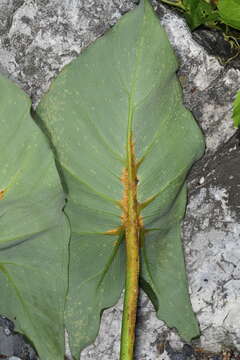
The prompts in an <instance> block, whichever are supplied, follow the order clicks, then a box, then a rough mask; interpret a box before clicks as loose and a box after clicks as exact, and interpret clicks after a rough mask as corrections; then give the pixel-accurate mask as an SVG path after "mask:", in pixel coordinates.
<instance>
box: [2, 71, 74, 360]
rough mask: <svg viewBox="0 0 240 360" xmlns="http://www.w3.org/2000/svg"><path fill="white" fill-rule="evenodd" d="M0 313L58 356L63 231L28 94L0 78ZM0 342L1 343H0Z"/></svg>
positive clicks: (56, 187) (46, 359)
mask: <svg viewBox="0 0 240 360" xmlns="http://www.w3.org/2000/svg"><path fill="white" fill-rule="evenodd" d="M0 125H1V132H0V149H1V151H0V154H1V155H0V189H1V192H0V194H1V195H0V294H1V296H0V314H2V315H5V316H7V317H8V318H10V319H11V320H14V321H15V324H16V327H17V330H18V331H20V332H22V333H24V334H25V335H26V336H27V337H28V338H29V339H30V340H31V341H32V342H33V343H34V345H35V346H36V349H37V351H38V353H39V355H40V358H41V359H42V360H63V357H64V324H63V313H64V302H65V298H66V290H67V261H68V248H67V247H68V240H69V230H68V225H67V223H66V219H65V216H64V214H63V212H62V208H63V205H64V195H63V191H62V187H61V183H60V179H59V176H58V173H57V170H56V168H55V163H54V158H53V155H52V152H51V150H50V148H49V146H48V144H47V141H46V139H45V136H44V135H43V134H42V132H41V131H40V129H39V128H38V127H37V125H36V124H35V123H34V121H33V120H32V119H31V116H30V100H29V99H28V98H27V96H26V95H25V94H24V93H23V91H21V90H20V89H19V88H18V87H17V86H16V85H14V84H13V83H12V82H10V81H9V80H7V79H5V78H4V77H0ZM0 347H1V346H0Z"/></svg>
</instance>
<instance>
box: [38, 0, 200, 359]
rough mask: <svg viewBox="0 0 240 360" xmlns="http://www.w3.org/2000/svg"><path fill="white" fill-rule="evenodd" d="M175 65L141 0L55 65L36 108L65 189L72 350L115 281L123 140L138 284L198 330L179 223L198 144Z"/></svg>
mask: <svg viewBox="0 0 240 360" xmlns="http://www.w3.org/2000/svg"><path fill="white" fill-rule="evenodd" d="M176 69H177V63H176V59H175V56H174V53H173V51H172V49H171V47H170V44H169V41H168V39H167V36H166V34H165V32H164V30H163V29H162V27H161V26H160V23H159V20H158V18H157V17H156V16H155V14H154V12H153V10H152V8H151V6H150V4H149V3H148V1H141V3H140V5H139V6H138V7H137V8H136V9H135V10H134V11H132V12H130V13H128V14H127V15H125V16H123V18H122V19H121V20H120V21H119V23H118V24H117V25H116V26H115V27H114V28H113V29H112V30H111V31H109V32H108V33H107V34H106V35H105V36H103V37H102V38H100V39H99V40H97V41H96V42H95V43H94V44H93V45H92V46H90V47H89V48H88V49H87V50H85V51H84V52H83V53H82V55H80V56H79V58H77V59H76V60H75V61H74V62H72V63H71V64H70V65H68V66H67V67H66V68H65V70H64V71H63V72H62V73H61V74H60V75H59V76H58V77H57V79H56V80H55V81H54V82H53V84H52V86H51V88H50V91H49V92H48V93H47V94H46V95H45V97H44V98H43V100H42V102H41V103H40V105H39V107H38V109H37V112H38V114H39V115H40V117H41V118H42V120H43V121H44V123H45V125H46V127H47V128H48V131H49V133H50V134H51V138H52V141H53V143H54V145H55V147H56V151H57V154H58V155H57V156H58V161H59V163H60V165H61V167H62V171H63V175H64V180H65V182H66V184H67V187H68V192H69V194H68V203H67V207H66V211H67V214H68V216H69V219H70V222H71V226H72V241H71V251H70V288H69V297H68V304H67V312H66V321H67V327H68V330H69V332H70V345H71V347H72V350H73V352H74V355H75V356H77V354H78V352H79V348H80V349H82V348H83V347H84V346H86V345H87V344H89V343H90V342H91V341H92V340H93V339H94V337H95V336H96V334H97V331H98V327H99V321H100V313H101V310H102V309H104V308H106V307H107V306H110V305H112V304H113V303H114V302H115V301H116V300H117V298H118V296H119V295H120V293H121V290H122V284H123V277H124V275H123V274H124V271H125V270H124V253H123V251H122V237H123V238H124V231H125V228H124V216H122V215H123V209H122V208H124V204H125V203H126V202H128V201H129V199H128V198H126V196H124V194H125V195H126V192H124V187H125V190H126V181H125V179H126V176H127V174H126V170H125V168H126V167H127V159H128V156H129V149H130V152H131V153H133V152H134V158H135V164H136V169H137V179H136V186H137V197H138V205H137V206H138V210H139V213H140V219H139V222H140V223H141V227H142V230H141V233H142V236H141V237H142V239H141V243H142V250H141V253H142V270H141V277H142V282H141V283H142V284H143V288H144V289H145V291H146V292H147V293H148V294H149V296H150V297H151V298H152V299H155V300H156V301H154V302H155V305H156V307H157V309H158V315H159V317H160V318H162V319H164V320H165V321H166V322H167V323H168V324H169V325H170V326H175V327H177V328H178V330H179V332H180V334H182V335H183V336H184V337H186V339H189V338H191V337H194V336H196V335H197V334H198V326H197V323H196V320H195V317H194V315H193V313H192V310H191V305H190V301H189V298H188V292H187V283H186V276H185V269H184V259H183V253H182V248H181V240H180V236H179V232H180V220H181V219H182V217H183V215H184V211H185V203H186V193H185V186H184V181H185V178H186V175H187V172H188V170H189V168H190V167H191V165H192V163H193V162H194V161H195V160H196V159H198V158H199V157H200V156H201V154H202V152H203V148H204V143H203V138H202V134H201V131H200V130H199V128H198V127H197V125H196V123H195V121H194V119H193V117H192V115H191V113H190V112H189V111H187V110H186V109H185V108H184V107H183V105H182V93H181V89H180V86H179V83H178V80H177V78H176V74H175V72H176ZM131 141H132V142H131ZM130 142H131V143H130ZM123 243H124V241H123ZM123 250H124V249H123Z"/></svg>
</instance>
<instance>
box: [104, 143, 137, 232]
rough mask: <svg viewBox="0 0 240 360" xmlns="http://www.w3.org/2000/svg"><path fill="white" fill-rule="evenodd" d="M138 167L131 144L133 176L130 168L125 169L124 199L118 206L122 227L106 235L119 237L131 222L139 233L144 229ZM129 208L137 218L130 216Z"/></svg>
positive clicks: (122, 179)
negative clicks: (138, 197) (139, 194)
mask: <svg viewBox="0 0 240 360" xmlns="http://www.w3.org/2000/svg"><path fill="white" fill-rule="evenodd" d="M138 167H139V162H137V161H136V158H135V151H134V144H133V142H131V174H129V171H128V168H124V169H123V172H122V175H121V177H120V181H121V183H122V185H123V196H122V199H121V200H119V201H118V205H119V206H120V208H121V209H122V215H121V223H122V226H119V227H117V228H115V229H110V230H108V231H106V232H105V234H106V235H119V234H120V233H121V232H122V231H123V230H127V228H128V227H129V225H130V224H129V222H134V225H135V228H136V229H137V232H138V233H139V231H140V229H141V228H143V218H142V216H140V211H141V209H142V206H141V204H140V203H138V201H137V185H138V182H139V180H138V178H137V170H138ZM130 194H131V199H132V204H131V206H130V205H129V198H130ZM129 206H130V207H131V208H132V210H133V212H134V213H135V214H136V216H134V217H133V216H130V215H129V212H130V208H129Z"/></svg>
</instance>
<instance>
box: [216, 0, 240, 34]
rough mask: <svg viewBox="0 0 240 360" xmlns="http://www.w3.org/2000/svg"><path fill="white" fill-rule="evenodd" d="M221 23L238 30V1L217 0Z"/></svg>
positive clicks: (239, 26) (239, 12)
mask: <svg viewBox="0 0 240 360" xmlns="http://www.w3.org/2000/svg"><path fill="white" fill-rule="evenodd" d="M217 6H218V10H219V14H220V17H221V19H222V21H223V22H224V23H225V24H227V25H229V26H232V27H233V28H235V29H238V30H240V2H239V0H219V1H218V3H217Z"/></svg>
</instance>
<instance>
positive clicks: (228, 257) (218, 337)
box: [0, 0, 240, 360]
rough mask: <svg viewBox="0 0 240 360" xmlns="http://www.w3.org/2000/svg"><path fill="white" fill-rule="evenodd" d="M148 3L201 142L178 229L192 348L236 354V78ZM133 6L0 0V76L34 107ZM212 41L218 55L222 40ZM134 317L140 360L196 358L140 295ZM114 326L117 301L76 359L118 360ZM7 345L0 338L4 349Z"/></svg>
mask: <svg viewBox="0 0 240 360" xmlns="http://www.w3.org/2000/svg"><path fill="white" fill-rule="evenodd" d="M153 3H154V6H155V9H156V10H157V12H158V14H159V15H160V17H161V21H162V24H163V25H164V27H165V29H166V31H167V33H168V35H169V38H170V41H171V43H172V45H173V46H174V48H175V50H176V53H177V55H178V57H179V62H180V70H179V77H180V81H181V83H182V86H183V91H184V102H185V104H186V106H187V107H188V108H189V109H190V110H191V111H192V112H193V114H194V115H195V117H196V118H197V120H198V121H199V123H200V125H201V127H202V129H203V131H204V133H205V135H206V144H207V149H206V155H205V157H204V158H203V159H202V160H201V161H200V162H199V163H198V164H197V165H196V166H195V167H194V169H193V170H192V172H191V175H190V178H189V204H188V208H187V213H186V218H185V221H184V225H183V238H184V244H185V251H186V264H187V269H188V275H189V289H190V293H191V300H192V304H193V308H194V311H195V312H196V313H197V316H198V320H199V323H200V327H201V330H202V336H201V338H200V339H199V340H196V341H195V342H194V343H193V344H194V346H195V347H196V346H198V347H202V348H203V349H204V350H206V351H211V352H218V351H220V350H221V349H222V348H232V347H233V348H235V349H238V350H240V330H239V321H240V318H239V317H240V315H239V314H240V305H239V293H240V250H239V245H238V241H239V239H240V165H239V163H240V155H239V150H240V147H239V133H238V132H236V130H234V128H233V125H232V121H231V103H232V100H233V98H234V95H235V93H236V91H237V89H239V88H240V72H239V70H238V69H237V68H232V67H231V64H229V65H227V66H223V65H221V64H220V63H219V61H218V59H217V58H216V57H214V56H213V55H209V54H208V53H207V51H206V50H205V49H204V48H203V47H202V46H201V45H200V43H204V42H203V41H202V40H203V37H204V36H205V35H206V34H204V33H201V31H199V32H198V34H197V36H196V35H194V38H193V36H192V34H191V33H190V32H189V30H188V28H187V26H186V24H185V22H184V20H183V19H182V18H181V17H179V16H178V15H177V14H176V13H175V12H174V11H170V10H169V9H168V8H166V7H164V6H162V5H159V4H157V2H156V1H154V2H153ZM134 6H135V4H134V1H132V0H112V1H109V0H101V1H96V0H78V1H77V0H64V1H62V2H59V1H58V0H52V1H51V2H49V1H47V0H39V1H35V0H1V1H0V71H1V72H2V73H5V74H7V75H8V76H10V77H11V78H12V79H13V80H14V81H16V82H17V83H18V84H19V85H20V86H21V87H22V88H23V89H24V90H25V91H26V92H27V93H28V94H29V95H30V96H31V98H32V99H33V102H34V103H35V104H36V102H37V101H38V100H39V99H40V97H41V95H42V94H43V93H44V92H45V91H46V90H47V88H48V87H49V84H50V81H51V79H52V78H53V77H54V76H56V75H57V73H58V72H59V71H60V69H61V68H62V67H63V66H64V65H65V64H67V63H68V62H70V61H71V60H72V59H73V58H74V57H76V56H77V55H78V54H79V53H80V51H81V50H82V49H83V48H84V47H86V46H87V45H89V44H90V43H91V42H93V41H94V40H95V39H96V38H97V37H98V36H100V35H102V34H103V33H104V32H105V31H106V30H107V29H108V28H109V27H110V26H111V25H113V24H114V23H115V22H116V21H117V19H118V18H119V17H120V16H121V15H122V14H123V13H124V12H126V11H128V10H130V9H132V8H133V7H134ZM204 31H205V30H204ZM205 32H206V31H205ZM208 34H209V33H208ZM211 37H213V38H214V33H211ZM195 39H196V40H197V41H199V42H197V41H196V40H195ZM215 39H216V41H217V44H218V47H220V48H221V39H220V40H217V38H215ZM220 53H221V52H220ZM212 54H214V51H213V52H212ZM138 318H139V328H138V334H137V349H136V359H139V360H140V359H141V360H155V359H163V358H166V357H167V356H168V357H170V358H171V359H175V358H178V359H180V358H181V359H186V358H188V357H189V358H190V357H197V356H196V353H191V354H190V352H191V351H192V350H191V351H190V350H189V348H188V351H187V350H186V349H187V348H186V346H187V345H185V347H184V348H183V351H180V352H179V349H181V348H182V346H183V343H182V342H181V340H180V339H179V338H178V336H177V335H176V334H175V332H174V331H169V330H168V329H167V328H166V326H165V325H164V324H163V323H162V322H161V321H159V320H158V319H157V318H156V316H155V312H154V309H153V307H152V305H151V303H150V301H149V300H148V299H147V298H146V297H145V295H144V294H141V299H140V304H139V317H138ZM120 321H121V301H120V302H119V304H117V305H116V306H115V307H114V308H112V309H109V310H107V311H105V312H104V314H103V317H102V324H101V329H100V333H99V336H98V338H97V339H96V341H95V343H94V344H93V345H91V346H90V347H88V348H87V349H85V350H84V351H83V353H82V357H81V359H82V360H87V359H94V360H97V359H99V360H100V359H101V360H102V359H103V360H110V359H111V360H115V359H118V351H119V336H120ZM6 338H7V337H6V334H3V330H1V333H0V349H3V346H7V345H6V344H7V340H6ZM167 340H168V342H166V341H167ZM16 341H17V340H16ZM11 344H12V345H9V344H8V349H10V348H11V346H12V348H11V349H13V346H14V345H13V343H11ZM163 344H168V346H165V348H163ZM22 346H25V345H23V344H22ZM172 347H173V348H174V349H175V350H176V349H177V352H176V351H175V352H174V351H173V350H171V349H172ZM4 349H5V348H4ZM164 349H165V351H164V352H163V350H164ZM184 349H185V350H184ZM4 351H5V350H4ZM189 351H190V352H189ZM0 354H1V351H0ZM29 354H30V353H29ZM6 355H8V356H11V355H17V356H21V353H20V350H19V353H18V354H16V353H14V352H12V353H11V352H9V353H7V354H6ZM28 356H29V357H28V358H26V359H29V360H30V359H31V358H30V355H28Z"/></svg>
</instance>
